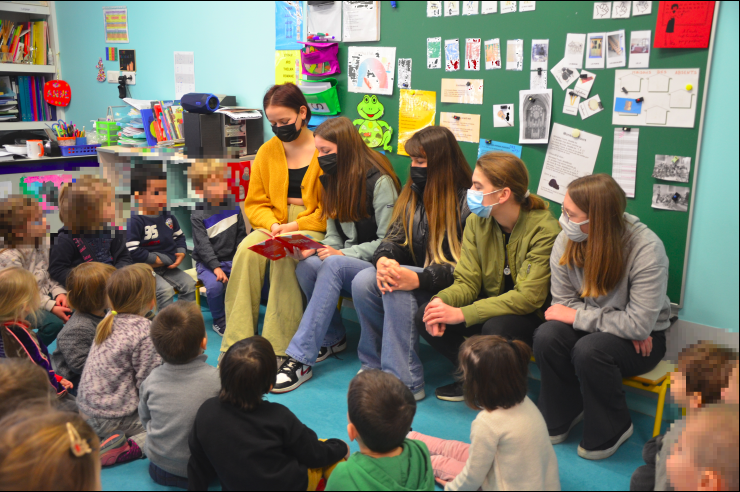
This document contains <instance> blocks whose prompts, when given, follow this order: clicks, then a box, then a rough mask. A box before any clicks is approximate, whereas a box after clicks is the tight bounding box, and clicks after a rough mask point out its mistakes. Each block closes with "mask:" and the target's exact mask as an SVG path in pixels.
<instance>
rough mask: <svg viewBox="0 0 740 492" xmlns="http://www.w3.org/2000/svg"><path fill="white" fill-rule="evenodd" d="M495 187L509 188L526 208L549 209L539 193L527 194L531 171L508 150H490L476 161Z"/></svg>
mask: <svg viewBox="0 0 740 492" xmlns="http://www.w3.org/2000/svg"><path fill="white" fill-rule="evenodd" d="M475 165H476V167H480V170H481V171H483V174H484V175H485V176H486V179H487V180H488V181H490V182H491V184H492V185H493V187H494V188H496V189H503V188H509V189H510V190H511V193H512V195H513V197H514V201H516V203H518V204H519V205H520V206H521V207H522V208H523V209H524V210H547V208H548V204H547V203H546V202H545V201H544V200H543V199H542V198H540V197H538V196H537V195H533V194H531V193H530V194H529V195H527V191H528V190H527V188H528V187H529V172H528V171H527V166H526V165H525V164H524V162H523V161H522V160H521V159H520V158H518V157H517V156H515V155H514V154H510V153H508V152H488V153H486V154H483V155H482V156H480V158H478V162H476V163H475Z"/></svg>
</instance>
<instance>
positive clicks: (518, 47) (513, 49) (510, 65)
mask: <svg viewBox="0 0 740 492" xmlns="http://www.w3.org/2000/svg"><path fill="white" fill-rule="evenodd" d="M523 60H524V40H522V39H509V40H507V41H506V70H516V71H521V69H522V65H523Z"/></svg>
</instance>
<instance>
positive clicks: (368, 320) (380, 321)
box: [352, 265, 432, 393]
mask: <svg viewBox="0 0 740 492" xmlns="http://www.w3.org/2000/svg"><path fill="white" fill-rule="evenodd" d="M404 268H406V269H408V270H411V271H412V272H417V273H418V272H421V271H422V269H421V268H417V267H413V266H406V265H404ZM376 274H377V271H376V270H375V268H368V269H367V270H364V271H362V272H361V273H358V274H357V276H356V277H355V280H354V281H353V282H352V302H353V303H354V305H355V309H356V310H357V317H358V318H359V319H360V327H361V328H362V334H361V335H360V345H359V346H358V347H357V353H358V355H359V357H360V362H362V368H363V369H381V370H383V371H384V372H387V373H390V374H393V375H394V376H396V377H397V378H398V379H400V380H401V381H402V382H403V384H405V385H406V386H407V387H408V388H409V389H410V390H411V392H412V393H416V392H418V391H419V390H421V389H423V388H424V368H423V367H422V365H421V360H419V333H418V332H417V331H416V327H415V325H414V318H415V316H416V311H417V310H418V309H419V306H420V305H422V304H424V303H427V302H429V300H430V299H431V298H432V294H431V293H430V292H426V291H422V290H419V289H416V290H414V291H402V290H396V291H393V292H388V293H386V294H384V295H381V293H380V289H378V284H377V282H376V280H375V277H376Z"/></svg>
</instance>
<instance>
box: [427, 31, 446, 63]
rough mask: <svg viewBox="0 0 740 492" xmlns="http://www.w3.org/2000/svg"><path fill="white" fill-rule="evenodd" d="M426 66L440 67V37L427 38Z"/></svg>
mask: <svg viewBox="0 0 740 492" xmlns="http://www.w3.org/2000/svg"><path fill="white" fill-rule="evenodd" d="M427 68H442V38H427Z"/></svg>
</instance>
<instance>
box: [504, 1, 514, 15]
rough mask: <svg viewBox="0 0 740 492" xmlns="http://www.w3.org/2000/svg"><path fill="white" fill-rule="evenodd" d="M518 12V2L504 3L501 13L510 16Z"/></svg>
mask: <svg viewBox="0 0 740 492" xmlns="http://www.w3.org/2000/svg"><path fill="white" fill-rule="evenodd" d="M512 12H516V2H510V1H503V0H502V2H501V13H502V14H510V13H512Z"/></svg>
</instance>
